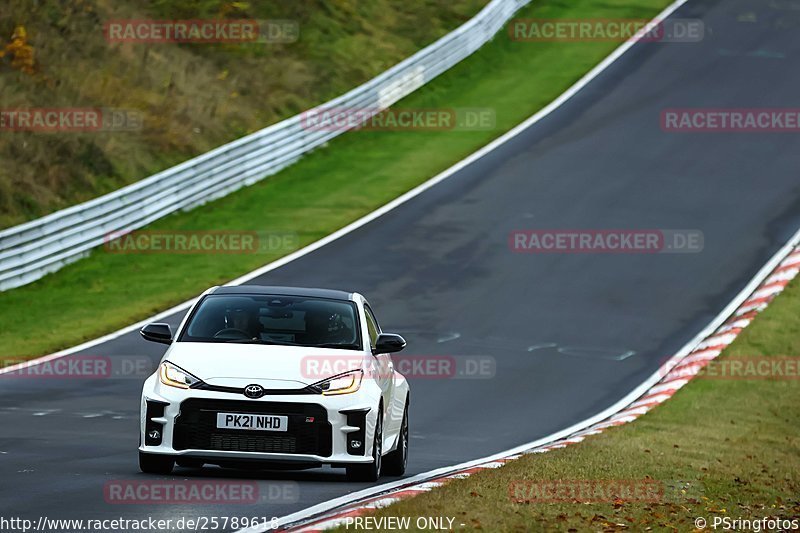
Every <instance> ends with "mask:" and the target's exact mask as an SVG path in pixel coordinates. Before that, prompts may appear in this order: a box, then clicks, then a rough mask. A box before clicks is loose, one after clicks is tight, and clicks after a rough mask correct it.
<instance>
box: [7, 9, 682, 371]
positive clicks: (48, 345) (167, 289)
mask: <svg viewBox="0 0 800 533" xmlns="http://www.w3.org/2000/svg"><path fill="white" fill-rule="evenodd" d="M668 3H669V1H668V0H637V1H635V2H632V1H631V0H579V1H575V2H562V1H560V0H537V1H535V2H533V4H532V5H530V6H528V7H526V8H525V9H523V10H521V11H520V13H519V14H518V16H519V17H537V18H563V19H577V18H590V19H640V18H651V17H653V16H655V15H656V14H657V13H658V12H659V11H660V10H661V9H662V8H663V7H664V6H665V5H667V4H668ZM618 45H619V43H616V42H567V43H563V42H541V43H526V42H514V41H511V40H510V38H509V37H508V34H507V33H505V32H501V33H500V34H499V35H498V36H497V37H496V38H495V39H494V40H493V41H492V42H491V43H489V44H487V45H486V46H485V47H484V48H482V49H481V50H479V51H478V52H477V53H475V54H474V55H473V56H472V57H470V58H468V59H467V60H465V61H464V62H462V63H461V64H459V65H457V66H456V67H455V68H453V69H451V70H450V71H448V72H447V73H445V74H443V75H442V76H440V77H439V78H437V79H436V80H434V81H433V82H432V83H431V84H429V85H427V86H425V87H423V88H422V89H420V90H419V91H418V92H416V93H415V94H413V95H411V96H410V97H408V98H406V99H404V100H403V101H402V102H400V103H399V104H398V105H397V107H402V108H411V109H418V108H446V109H451V108H466V107H490V108H492V109H493V110H494V113H495V117H496V122H495V125H494V127H493V128H490V129H484V130H479V131H419V130H417V131H364V130H362V131H359V132H353V133H349V134H347V135H344V136H342V137H340V138H337V139H336V140H334V141H333V142H331V143H330V145H329V146H328V147H327V148H326V149H321V150H318V151H316V152H314V153H313V154H310V155H309V156H307V157H305V158H304V159H303V160H301V161H300V162H298V163H297V164H295V165H293V166H292V167H290V168H288V169H286V170H285V171H283V172H281V173H279V174H277V175H275V176H272V177H270V178H268V179H266V180H264V181H262V182H260V183H258V184H256V185H254V186H252V187H249V188H247V189H244V190H241V191H238V192H237V193H235V194H233V195H231V196H229V197H227V198H223V199H221V200H219V201H216V202H214V203H211V204H208V205H206V206H204V207H202V208H199V209H195V210H194V211H191V212H188V213H179V214H175V215H172V216H170V217H167V218H165V219H162V220H160V221H158V222H157V223H156V224H153V225H152V226H150V227H149V228H148V229H155V230H165V231H172V230H194V231H199V230H234V231H247V230H254V231H267V232H290V233H292V234H295V235H296V236H297V239H296V243H295V244H296V247H300V246H303V245H306V244H308V243H311V242H313V241H315V240H318V239H319V238H321V237H323V236H324V235H327V234H329V233H331V232H333V231H335V230H336V229H338V228H341V227H343V226H345V225H346V224H347V223H349V222H351V221H353V220H356V219H357V218H359V217H361V216H363V215H365V214H367V213H369V212H370V211H372V210H374V209H376V208H377V207H379V206H381V205H383V204H385V203H387V202H388V201H390V200H391V199H393V198H395V197H397V196H399V195H400V194H402V193H403V192H405V191H408V190H409V189H411V188H413V187H414V186H416V185H418V184H419V183H421V182H423V181H425V180H426V179H428V178H429V177H431V176H433V175H435V174H437V173H438V172H441V171H442V170H444V169H446V168H447V167H449V166H450V165H452V164H454V163H455V162H457V161H459V160H460V159H462V158H464V157H466V156H467V155H469V154H470V153H472V152H473V151H475V150H477V149H478V148H479V147H481V146H483V145H485V144H487V143H488V142H489V141H491V140H492V139H494V138H496V137H497V136H499V135H500V134H502V133H503V132H505V131H507V130H509V129H511V128H512V127H513V126H515V125H516V124H518V123H520V122H522V121H523V120H524V119H525V118H527V117H529V116H530V115H531V114H533V113H534V112H536V111H537V110H539V109H541V108H542V107H544V106H545V105H546V104H548V103H549V102H551V101H552V100H554V99H555V98H556V97H557V96H558V95H559V94H561V93H562V92H563V91H564V90H566V89H567V88H568V87H569V86H570V85H571V84H572V83H574V82H575V81H576V80H577V79H579V78H580V77H581V76H582V75H584V74H585V73H586V72H587V71H588V70H589V69H591V68H592V67H593V66H594V65H596V64H597V63H598V62H599V61H600V60H602V59H603V58H604V57H605V56H607V55H608V54H609V53H610V52H611V51H612V50H613V49H615V48H616V47H617V46H618ZM289 251H291V250H288V249H282V250H273V251H271V252H267V253H263V254H246V255H230V254H217V255H212V254H206V255H168V254H149V255H120V254H112V253H108V252H106V251H104V250H97V251H95V252H94V253H93V254H92V256H91V257H89V258H87V259H85V260H82V261H80V262H78V263H75V264H73V265H70V266H68V267H66V268H64V269H62V270H61V271H59V272H57V273H55V274H53V275H50V276H47V277H46V278H43V279H42V280H40V281H38V282H36V283H33V284H31V285H28V286H25V287H21V288H19V289H15V290H11V291H7V292H4V293H1V294H0V345H2V347H3V349H2V350H3V351H2V355H3V358H4V359H6V360H18V359H20V358H29V357H32V356H37V355H41V354H43V353H47V352H51V351H53V350H57V349H60V348H65V347H68V346H72V345H75V344H77V343H79V342H81V341H84V340H87V339H91V338H95V337H97V336H99V335H101V334H104V333H108V332H109V331H113V330H114V329H116V328H120V327H123V326H125V325H126V324H130V323H132V322H135V321H137V320H141V319H144V318H146V317H147V316H150V315H151V314H153V313H155V312H157V311H159V310H162V309H165V308H166V307H168V306H170V305H174V304H176V303H179V302H181V301H184V300H186V299H188V298H190V297H192V296H194V295H196V294H199V293H200V292H201V291H202V290H204V289H205V288H207V287H208V286H211V285H213V284H217V283H224V282H227V281H229V280H231V279H234V278H236V277H238V276H240V275H242V274H243V273H245V272H248V271H251V270H253V269H255V268H257V267H259V266H261V265H263V264H266V263H268V262H270V261H272V260H274V259H276V258H277V257H279V256H280V255H285V254H286V253H288V252H289Z"/></svg>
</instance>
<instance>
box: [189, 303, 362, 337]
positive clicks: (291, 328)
mask: <svg viewBox="0 0 800 533" xmlns="http://www.w3.org/2000/svg"><path fill="white" fill-rule="evenodd" d="M356 317H357V313H356V306H355V304H354V303H353V302H349V301H344V300H331V299H327V298H309V297H301V296H273V295H262V294H253V295H250V294H226V295H209V296H206V297H205V298H204V299H203V301H202V302H201V303H200V305H198V306H197V309H195V311H194V312H193V313H192V316H191V317H190V318H189V321H188V323H187V325H186V328H184V331H183V333H182V334H181V337H180V339H178V341H179V342H218V343H241V344H277V345H288V346H306V347H321V348H344V349H353V350H356V349H360V348H361V335H360V328H359V326H358V320H357V319H356Z"/></svg>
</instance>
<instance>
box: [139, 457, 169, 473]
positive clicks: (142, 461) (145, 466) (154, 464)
mask: <svg viewBox="0 0 800 533" xmlns="http://www.w3.org/2000/svg"><path fill="white" fill-rule="evenodd" d="M174 467H175V459H173V458H172V457H170V456H169V455H159V454H155V453H143V452H139V469H140V470H141V471H142V472H145V473H147V474H164V475H166V474H169V473H170V472H172V469H173V468H174Z"/></svg>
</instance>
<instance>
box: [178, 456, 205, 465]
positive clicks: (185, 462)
mask: <svg viewBox="0 0 800 533" xmlns="http://www.w3.org/2000/svg"><path fill="white" fill-rule="evenodd" d="M175 464H176V465H178V466H181V467H183V468H202V467H203V465H204V464H205V463H203V460H202V459H195V458H193V457H182V458H180V459H175Z"/></svg>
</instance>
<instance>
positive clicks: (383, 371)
mask: <svg viewBox="0 0 800 533" xmlns="http://www.w3.org/2000/svg"><path fill="white" fill-rule="evenodd" d="M364 314H365V315H366V318H367V333H368V334H369V344H370V348H371V349H373V350H374V349H375V343H376V342H377V341H378V335H380V333H381V327H380V325H379V324H378V320H377V319H376V318H375V313H373V312H372V308H370V306H369V304H368V303H366V302H365V303H364ZM373 357H374V358H375V363H376V367H377V369H378V376H377V377H376V379H377V380H378V386H379V387H380V388H381V396H382V397H383V427H384V434H385V435H392V434H393V433H394V432H395V431H396V427H395V426H396V425H397V424H396V420H395V418H396V417H395V416H394V413H393V412H392V408H393V403H394V402H393V399H394V398H393V392H394V365H393V364H392V358H391V356H390V354H388V353H381V354H377V355H373Z"/></svg>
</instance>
